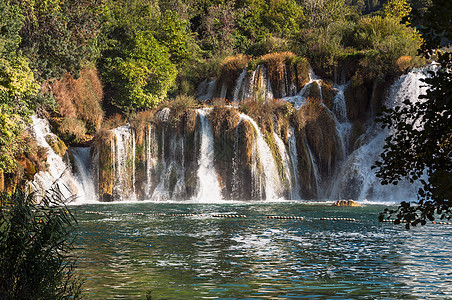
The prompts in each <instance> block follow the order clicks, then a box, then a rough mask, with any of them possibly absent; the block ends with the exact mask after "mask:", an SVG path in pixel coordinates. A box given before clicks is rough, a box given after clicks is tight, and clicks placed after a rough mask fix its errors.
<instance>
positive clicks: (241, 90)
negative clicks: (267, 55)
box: [232, 68, 248, 102]
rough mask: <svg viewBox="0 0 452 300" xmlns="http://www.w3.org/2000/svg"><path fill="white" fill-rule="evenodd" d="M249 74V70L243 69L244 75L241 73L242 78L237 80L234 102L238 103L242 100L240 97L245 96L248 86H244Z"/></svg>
mask: <svg viewBox="0 0 452 300" xmlns="http://www.w3.org/2000/svg"><path fill="white" fill-rule="evenodd" d="M247 74H248V68H245V69H243V71H242V73H240V76H239V77H238V78H237V82H236V84H235V87H234V95H233V97H232V101H234V102H238V101H239V100H240V99H241V98H240V97H239V96H240V95H242V97H243V95H244V94H245V89H246V85H245V84H244V82H245V78H246V75H247Z"/></svg>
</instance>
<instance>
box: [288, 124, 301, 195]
mask: <svg viewBox="0 0 452 300" xmlns="http://www.w3.org/2000/svg"><path fill="white" fill-rule="evenodd" d="M289 153H290V162H291V164H292V171H293V180H292V181H293V185H294V188H293V189H292V194H291V199H294V200H301V197H300V182H299V180H300V179H299V174H298V152H297V139H296V136H295V128H293V127H290V131H289Z"/></svg>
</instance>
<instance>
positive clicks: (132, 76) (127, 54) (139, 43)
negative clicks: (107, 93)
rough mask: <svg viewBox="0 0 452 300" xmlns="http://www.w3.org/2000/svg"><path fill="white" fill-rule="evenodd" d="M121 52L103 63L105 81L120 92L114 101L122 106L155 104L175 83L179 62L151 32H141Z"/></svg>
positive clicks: (135, 106)
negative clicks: (174, 62)
mask: <svg viewBox="0 0 452 300" xmlns="http://www.w3.org/2000/svg"><path fill="white" fill-rule="evenodd" d="M129 47H130V48H129V49H125V51H124V52H123V53H122V55H121V56H116V57H108V58H107V59H106V63H105V65H104V72H103V74H104V76H105V80H106V82H108V83H109V84H110V85H111V87H113V88H114V90H115V91H116V93H117V95H116V97H115V98H114V99H113V100H112V101H113V104H115V105H116V106H118V107H121V108H132V109H135V108H147V107H153V106H155V105H156V104H157V103H159V102H160V101H162V100H163V99H164V98H165V96H166V94H167V92H168V89H169V88H170V87H171V86H172V85H173V84H174V81H175V79H176V75H177V69H176V66H175V65H174V64H173V63H171V61H170V60H169V58H168V57H169V53H168V50H167V48H166V47H164V46H162V45H160V44H159V43H158V41H157V40H156V39H155V37H154V36H153V35H152V33H151V32H149V31H146V32H138V33H137V34H136V36H135V37H134V39H133V40H131V41H129Z"/></svg>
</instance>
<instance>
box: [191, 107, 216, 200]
mask: <svg viewBox="0 0 452 300" xmlns="http://www.w3.org/2000/svg"><path fill="white" fill-rule="evenodd" d="M197 111H198V116H199V118H200V121H201V149H200V150H201V151H200V158H199V168H198V181H199V190H198V195H197V196H196V200H197V201H199V202H216V201H219V200H221V199H222V196H221V189H220V183H219V182H218V177H217V173H216V171H215V165H214V157H215V152H214V148H213V145H214V139H213V131H212V126H211V125H210V122H209V119H208V118H207V111H206V110H203V109H198V110H197Z"/></svg>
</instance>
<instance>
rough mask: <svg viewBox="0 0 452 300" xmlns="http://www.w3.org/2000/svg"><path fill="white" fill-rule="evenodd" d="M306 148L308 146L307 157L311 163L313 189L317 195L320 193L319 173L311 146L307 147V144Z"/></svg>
mask: <svg viewBox="0 0 452 300" xmlns="http://www.w3.org/2000/svg"><path fill="white" fill-rule="evenodd" d="M307 148H308V152H309V158H310V161H311V163H312V173H313V175H314V182H315V190H316V193H317V197H318V196H319V195H320V180H321V178H320V175H319V168H318V166H317V162H316V159H315V157H314V155H313V154H312V151H311V147H309V145H307Z"/></svg>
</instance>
